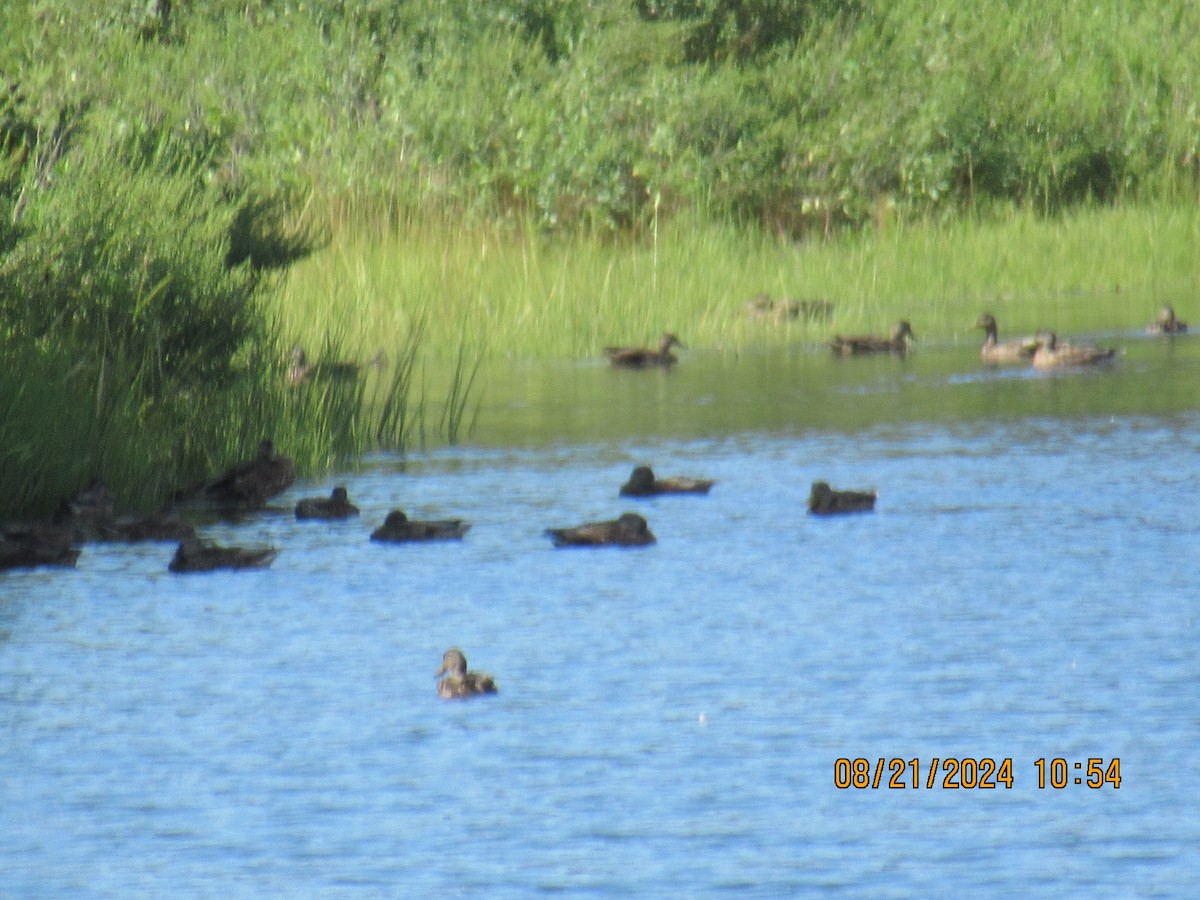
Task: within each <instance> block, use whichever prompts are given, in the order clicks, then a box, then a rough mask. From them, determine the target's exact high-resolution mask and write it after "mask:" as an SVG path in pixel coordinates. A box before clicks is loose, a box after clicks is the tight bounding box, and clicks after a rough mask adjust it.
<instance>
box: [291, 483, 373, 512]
mask: <svg viewBox="0 0 1200 900" xmlns="http://www.w3.org/2000/svg"><path fill="white" fill-rule="evenodd" d="M358 513H359V510H358V507H357V506H355V505H354V504H353V503H351V502H350V498H349V496H348V495H347V494H346V489H345V488H344V487H340V486H339V487H335V488H334V489H333V490H332V491H331V492H330V494H329V496H328V497H304V498H302V499H301V500H300V502H299V503H297V504H296V518H297V519H349V518H351V517H352V516H357V515H358Z"/></svg>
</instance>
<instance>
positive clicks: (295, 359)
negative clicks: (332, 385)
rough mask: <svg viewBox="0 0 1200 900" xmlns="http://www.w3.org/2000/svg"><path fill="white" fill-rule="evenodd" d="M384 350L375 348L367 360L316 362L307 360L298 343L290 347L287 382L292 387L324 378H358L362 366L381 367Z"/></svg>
mask: <svg viewBox="0 0 1200 900" xmlns="http://www.w3.org/2000/svg"><path fill="white" fill-rule="evenodd" d="M384 361H385V358H384V352H383V350H382V349H380V350H377V351H376V352H375V355H374V356H372V357H371V358H370V359H369V360H367V362H366V363H365V364H364V363H357V362H324V361H322V362H316V363H310V362H309V361H308V354H307V353H305V352H304V348H303V347H301V346H300V345H299V344H296V345H295V346H294V347H292V352H291V361H290V362H289V364H288V369H287V382H288V384H290V385H291V386H293V387H296V386H298V385H301V384H304V383H305V382H308V381H313V380H317V379H325V380H330V381H339V380H340V381H346V380H351V379H355V378H358V376H359V375H361V374H362V370H363V369H364V368H367V367H369V368H373V369H382V368H383V365H384Z"/></svg>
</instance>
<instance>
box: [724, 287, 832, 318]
mask: <svg viewBox="0 0 1200 900" xmlns="http://www.w3.org/2000/svg"><path fill="white" fill-rule="evenodd" d="M744 309H745V311H746V315H747V317H749V318H751V319H763V320H769V321H772V322H786V321H787V320H789V319H803V320H804V321H809V322H811V321H816V320H818V319H821V320H826V319H829V318H830V316H832V315H833V303H832V302H830V301H829V300H789V299H788V298H786V297H784V298H782V299H780V300H774V299H772V297H771V295H770V294H766V293H762V294H755V295H754V296H753V297H751V298H750V299H749V300H747V301H746V303H745V305H744Z"/></svg>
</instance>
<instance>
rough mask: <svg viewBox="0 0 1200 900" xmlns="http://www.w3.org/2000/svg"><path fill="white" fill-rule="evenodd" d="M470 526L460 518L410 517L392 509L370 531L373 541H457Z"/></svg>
mask: <svg viewBox="0 0 1200 900" xmlns="http://www.w3.org/2000/svg"><path fill="white" fill-rule="evenodd" d="M470 527H471V526H470V525H469V524H467V523H466V522H464V521H463V520H462V519H433V520H428V521H420V520H417V519H410V518H409V517H408V516H406V515H405V514H404V512H403V511H402V510H399V509H393V510H392V511H391V512H390V513H388V514H387V518H386V519H384V520H383V524H382V525H381V526H379V527H378V528H376V529H375V530H374V531H373V532H371V540H373V541H397V542H398V541H457V540H462V536H463V535H464V534H466V533H467V529H468V528H470Z"/></svg>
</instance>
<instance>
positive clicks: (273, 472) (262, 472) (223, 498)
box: [175, 440, 296, 509]
mask: <svg viewBox="0 0 1200 900" xmlns="http://www.w3.org/2000/svg"><path fill="white" fill-rule="evenodd" d="M295 480H296V465H295V463H293V462H292V461H291V460H290V459H288V458H287V457H286V456H283V455H281V454H278V453H276V452H275V444H274V443H273V442H272V441H270V440H264V441H262V442H261V443H260V444H259V445H258V452H257V453H256V454H255V457H254V459H251V460H247V461H246V462H242V463H238V464H237V465H235V466H232V467H231V468H229V469H226V470H225V472H223V473H222V474H220V475H218V476H217V477H216V478H213V479H212V480H210V481H205V482H201V483H200V484H198V485H194V486H192V487H190V488H185V489H183V490H181V491H178V492H176V494H175V499H176V500H183V501H193V502H197V503H201V504H203V505H206V506H209V507H212V508H214V509H260V508H262V506H263V504H264V503H266V502H267V500H269V499H270V498H272V497H274V496H275V495H276V494H281V493H283V492H284V491H285V490H287V489H288V488H289V487H290V486H291V484H292V482H293V481H295Z"/></svg>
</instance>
